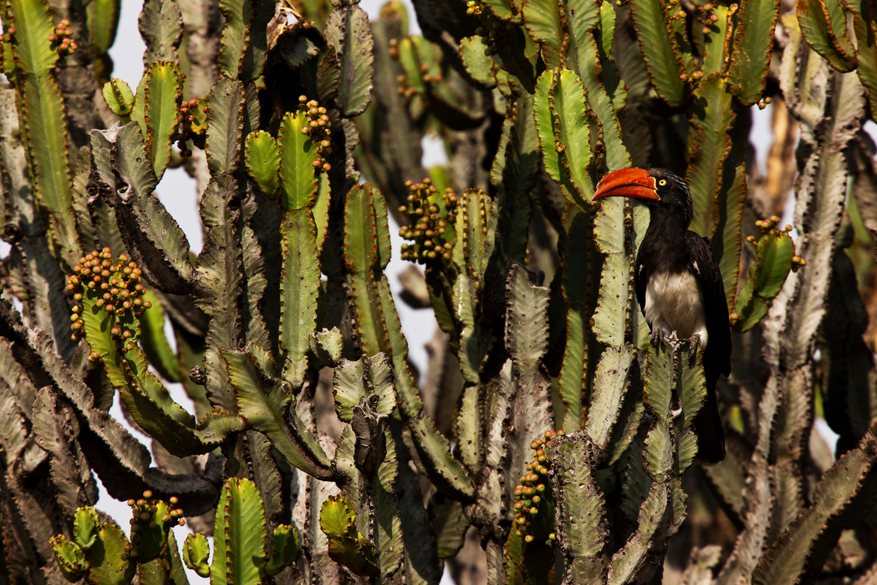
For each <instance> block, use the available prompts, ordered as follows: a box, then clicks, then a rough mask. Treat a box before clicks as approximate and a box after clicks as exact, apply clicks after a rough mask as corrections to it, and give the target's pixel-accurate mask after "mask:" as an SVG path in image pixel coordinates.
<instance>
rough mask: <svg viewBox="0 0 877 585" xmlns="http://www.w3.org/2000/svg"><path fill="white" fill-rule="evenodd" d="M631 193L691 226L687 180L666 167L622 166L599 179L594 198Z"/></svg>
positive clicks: (653, 210) (654, 213)
mask: <svg viewBox="0 0 877 585" xmlns="http://www.w3.org/2000/svg"><path fill="white" fill-rule="evenodd" d="M604 197H630V198H633V199H639V200H640V201H642V202H643V203H644V204H645V205H646V206H647V207H648V208H649V209H650V210H651V212H652V215H653V216H654V215H656V214H660V215H666V216H668V217H672V218H674V219H677V220H679V221H681V222H682V223H683V227H686V228H687V227H688V224H689V223H691V216H692V204H691V192H690V191H689V189H688V183H686V182H685V180H684V179H683V178H682V177H679V176H677V175H675V174H673V173H671V172H670V171H667V170H664V169H649V170H645V169H638V168H629V169H620V170H617V171H612V172H611V173H609V174H608V175H606V176H605V177H603V179H602V180H601V181H600V182H599V183H597V191H596V192H595V193H594V199H595V200H597V199H603V198H604Z"/></svg>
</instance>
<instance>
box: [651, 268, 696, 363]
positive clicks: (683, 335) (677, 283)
mask: <svg viewBox="0 0 877 585" xmlns="http://www.w3.org/2000/svg"><path fill="white" fill-rule="evenodd" d="M645 314H646V321H648V323H649V325H650V326H651V328H652V329H654V328H655V327H660V328H661V329H663V330H664V333H666V334H667V335H669V334H670V333H672V332H673V331H675V332H676V337H678V338H679V339H687V338H689V337H692V336H694V335H697V336H699V337H700V346H701V347H706V344H707V334H706V313H705V312H704V310H703V297H702V296H701V294H700V288H699V287H698V286H697V281H696V280H695V279H694V276H693V275H691V274H689V273H688V272H683V273H681V274H670V273H666V272H665V273H663V274H654V275H652V277H651V278H650V279H649V284H648V285H647V286H646V306H645Z"/></svg>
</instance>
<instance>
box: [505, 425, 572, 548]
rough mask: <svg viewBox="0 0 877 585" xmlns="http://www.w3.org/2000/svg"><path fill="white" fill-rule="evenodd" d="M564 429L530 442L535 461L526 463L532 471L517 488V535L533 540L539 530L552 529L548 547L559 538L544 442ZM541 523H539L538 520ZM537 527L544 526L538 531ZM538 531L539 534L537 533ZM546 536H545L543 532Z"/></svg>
mask: <svg viewBox="0 0 877 585" xmlns="http://www.w3.org/2000/svg"><path fill="white" fill-rule="evenodd" d="M562 434H563V429H561V430H559V431H557V432H555V431H546V432H545V435H544V437H543V438H541V439H536V440H535V441H533V442H532V443H530V449H532V450H533V461H532V462H531V463H528V464H527V471H528V472H529V473H527V474H525V475H522V476H521V483H519V484H518V485H517V486H516V487H515V500H517V501H516V502H515V519H514V521H513V526H514V528H515V532H516V534H517V535H518V536H522V535H523V536H524V542H526V543H531V542H533V541H534V540H535V539H536V537H537V536H539V534H538V533H541V532H545V531H546V527H547V531H549V533H548V535H547V540H546V541H545V544H546V546H554V544H555V542H556V537H555V534H554V532H550V530H551V529H552V527H553V526H554V497H553V496H552V493H551V489H550V488H549V486H548V467H549V465H550V463H551V462H550V461H549V460H548V457H547V456H546V455H545V445H546V444H547V443H548V441H550V440H551V439H553V438H554V437H556V436H557V435H562ZM537 519H538V520H539V521H540V522H539V526H538V527H537V526H536V520H537ZM537 528H542V530H538V529H537ZM534 533H537V534H534ZM543 536H544V535H543Z"/></svg>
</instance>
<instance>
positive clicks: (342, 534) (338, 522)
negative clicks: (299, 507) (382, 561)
mask: <svg viewBox="0 0 877 585" xmlns="http://www.w3.org/2000/svg"><path fill="white" fill-rule="evenodd" d="M320 530H322V531H323V533H324V534H325V535H326V536H327V537H328V538H329V556H330V557H331V558H332V560H334V561H335V562H338V563H341V564H342V565H344V566H345V567H347V568H348V569H350V570H351V571H353V572H354V573H356V574H357V575H365V576H373V577H374V576H377V575H378V574H379V571H378V566H377V565H376V564H375V550H374V547H373V545H372V543H371V542H369V539H368V538H366V537H365V536H363V535H362V534H361V533H360V532H359V531H358V530H357V529H356V512H355V511H354V510H353V508H352V507H351V506H350V501H349V500H348V499H347V498H346V497H344V496H329V498H328V499H327V500H326V501H325V502H323V507H322V508H320Z"/></svg>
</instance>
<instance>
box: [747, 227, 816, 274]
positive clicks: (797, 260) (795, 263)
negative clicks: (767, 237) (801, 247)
mask: <svg viewBox="0 0 877 585" xmlns="http://www.w3.org/2000/svg"><path fill="white" fill-rule="evenodd" d="M779 223H780V218H779V217H778V216H776V215H771V216H770V217H768V218H765V219H760V220H758V221H756V222H755V226H756V227H757V228H758V229H760V230H761V233H762V234H768V233H770V232H771V230H776V229H778V228H777V225H779ZM792 229H793V228H792V226H791V224H789V225H786V227H784V228H783V230H782V231H784V232H786V233H789V232H790V231H792ZM746 241H747V242H749V243H750V244H752V245H755V244H756V239H755V236H748V237H747V238H746ZM806 265H807V261H806V260H804V259H803V258H801V257H800V256H798V255H797V254H795V255H794V256H792V271H793V272H797V271H798V269H799V268H801V267H802V266H806Z"/></svg>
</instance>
